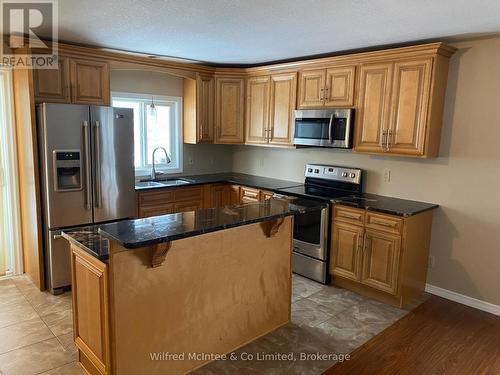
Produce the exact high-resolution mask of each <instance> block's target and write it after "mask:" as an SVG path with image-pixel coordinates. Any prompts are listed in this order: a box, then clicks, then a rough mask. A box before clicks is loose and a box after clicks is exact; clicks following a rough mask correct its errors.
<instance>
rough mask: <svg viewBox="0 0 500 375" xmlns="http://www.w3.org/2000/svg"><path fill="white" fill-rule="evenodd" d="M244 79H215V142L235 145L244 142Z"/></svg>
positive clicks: (226, 77) (219, 77)
mask: <svg viewBox="0 0 500 375" xmlns="http://www.w3.org/2000/svg"><path fill="white" fill-rule="evenodd" d="M244 115H245V79H244V78H243V77H232V76H216V77H215V128H216V134H215V142H216V143H229V144H235V143H236V144H237V143H244V141H245V129H244V128H245V124H244V122H245V117H244Z"/></svg>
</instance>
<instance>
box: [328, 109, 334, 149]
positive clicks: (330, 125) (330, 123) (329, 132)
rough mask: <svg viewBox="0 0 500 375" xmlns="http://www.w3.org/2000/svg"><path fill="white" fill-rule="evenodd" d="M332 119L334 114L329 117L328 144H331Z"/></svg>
mask: <svg viewBox="0 0 500 375" xmlns="http://www.w3.org/2000/svg"><path fill="white" fill-rule="evenodd" d="M334 118H335V113H332V114H331V115H330V122H329V123H328V141H330V143H333V135H332V130H333V119H334Z"/></svg>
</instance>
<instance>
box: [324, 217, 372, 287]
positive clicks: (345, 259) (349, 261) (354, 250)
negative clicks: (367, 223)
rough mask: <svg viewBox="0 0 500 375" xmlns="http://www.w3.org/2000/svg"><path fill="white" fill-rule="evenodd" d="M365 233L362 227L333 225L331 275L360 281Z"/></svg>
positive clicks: (335, 223) (344, 224) (342, 224)
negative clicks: (361, 255) (361, 253)
mask: <svg viewBox="0 0 500 375" xmlns="http://www.w3.org/2000/svg"><path fill="white" fill-rule="evenodd" d="M363 231H364V230H363V227H361V226H356V225H351V224H346V223H340V222H334V223H333V230H332V244H331V251H332V253H331V257H330V274H332V275H336V276H341V277H344V278H346V279H350V280H354V281H359V280H360V273H361V259H360V252H361V247H362V245H363Z"/></svg>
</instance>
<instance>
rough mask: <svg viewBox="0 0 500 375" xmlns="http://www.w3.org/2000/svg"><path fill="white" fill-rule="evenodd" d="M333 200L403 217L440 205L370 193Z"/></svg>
mask: <svg viewBox="0 0 500 375" xmlns="http://www.w3.org/2000/svg"><path fill="white" fill-rule="evenodd" d="M333 202H334V203H337V204H343V205H346V206H351V207H355V208H361V209H364V210H368V211H378V212H383V213H387V214H391V215H397V216H403V217H408V216H413V215H416V214H419V213H422V212H424V211H428V210H432V209H435V208H438V207H439V205H437V204H434V203H426V202H418V201H412V200H407V199H400V198H392V197H385V196H382V195H376V194H369V193H363V194H356V195H347V196H345V197H340V198H335V199H334V200H333Z"/></svg>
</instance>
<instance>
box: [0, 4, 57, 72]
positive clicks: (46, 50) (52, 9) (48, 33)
mask: <svg viewBox="0 0 500 375" xmlns="http://www.w3.org/2000/svg"><path fill="white" fill-rule="evenodd" d="M0 20H1V23H2V25H1V34H2V37H3V40H2V41H1V42H2V43H1V49H0V65H3V66H10V67H14V68H25V69H57V68H58V64H57V38H58V33H57V0H31V1H22V0H0ZM43 39H44V40H50V42H46V41H44V40H43Z"/></svg>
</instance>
